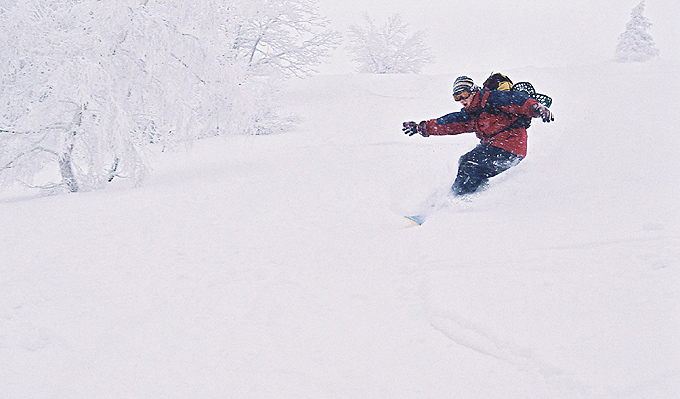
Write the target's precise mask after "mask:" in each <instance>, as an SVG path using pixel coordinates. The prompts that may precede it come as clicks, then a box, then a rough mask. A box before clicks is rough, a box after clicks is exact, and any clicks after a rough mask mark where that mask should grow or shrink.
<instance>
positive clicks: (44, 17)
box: [0, 0, 334, 192]
mask: <svg viewBox="0 0 680 399" xmlns="http://www.w3.org/2000/svg"><path fill="white" fill-rule="evenodd" d="M3 4H8V3H3ZM315 4H316V2H315V0H229V1H223V2H214V1H210V0H196V1H190V2H186V1H176V0H117V1H98V0H16V1H13V2H11V5H9V6H5V7H0V34H1V35H2V37H3V40H2V41H1V42H0V52H1V53H2V54H3V59H2V61H0V78H1V79H2V86H1V87H0V104H2V105H1V108H0V185H10V184H13V183H15V182H21V183H23V184H26V185H36V184H37V183H35V179H34V177H35V176H36V175H37V174H43V175H44V174H45V173H43V172H46V171H49V170H52V171H53V173H55V175H58V176H59V177H58V178H57V179H56V181H54V182H50V183H44V182H43V183H40V186H41V187H43V188H49V189H52V190H55V191H61V190H68V191H72V192H74V191H80V190H87V189H93V188H97V187H100V186H101V185H103V184H104V183H106V182H107V181H110V180H111V179H113V178H115V177H130V178H133V179H134V180H135V181H139V179H141V178H142V177H143V176H144V175H145V173H146V172H147V170H148V166H147V156H146V155H147V153H148V146H149V144H151V143H155V144H159V145H163V146H165V147H167V146H169V145H173V144H175V143H178V142H183V141H187V140H193V139H196V138H201V137H206V136H211V135H216V134H225V133H249V134H263V133H269V132H272V131H276V130H278V129H280V128H281V127H282V125H283V123H284V121H283V119H282V118H280V117H279V116H277V115H276V112H275V111H274V110H275V109H276V108H275V106H274V104H273V103H272V98H273V97H274V94H275V92H276V90H277V87H278V86H279V82H280V81H281V79H282V78H283V77H285V76H289V75H298V76H302V75H305V74H309V73H311V72H312V71H313V70H314V69H315V67H316V65H318V63H319V62H320V61H321V59H322V58H323V56H325V55H326V53H327V52H328V51H329V50H330V48H332V46H333V40H334V39H333V38H334V34H333V33H332V32H330V31H328V30H324V27H325V20H324V19H323V18H322V17H320V16H319V15H318V12H317V10H316V8H315V7H314V6H315ZM57 172H58V173H57Z"/></svg>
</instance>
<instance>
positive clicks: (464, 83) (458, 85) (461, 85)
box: [453, 76, 479, 95]
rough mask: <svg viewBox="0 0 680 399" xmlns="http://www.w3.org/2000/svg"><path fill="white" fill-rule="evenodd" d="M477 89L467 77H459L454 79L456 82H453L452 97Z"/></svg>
mask: <svg viewBox="0 0 680 399" xmlns="http://www.w3.org/2000/svg"><path fill="white" fill-rule="evenodd" d="M477 89H479V87H477V85H475V82H474V81H473V80H472V79H470V78H468V77H467V76H459V77H457V78H456V80H455V81H454V82H453V95H458V94H461V93H462V92H464V91H466V90H467V91H470V92H473V91H476V90H477Z"/></svg>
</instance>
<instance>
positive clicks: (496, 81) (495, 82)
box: [484, 72, 552, 107]
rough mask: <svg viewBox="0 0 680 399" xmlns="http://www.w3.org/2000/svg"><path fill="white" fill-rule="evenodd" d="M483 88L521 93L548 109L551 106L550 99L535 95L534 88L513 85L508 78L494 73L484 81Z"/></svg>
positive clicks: (521, 83)
mask: <svg viewBox="0 0 680 399" xmlns="http://www.w3.org/2000/svg"><path fill="white" fill-rule="evenodd" d="M484 88H485V89H488V90H501V91H521V92H524V93H526V94H528V95H529V97H531V98H533V99H535V100H536V101H538V102H539V103H541V104H543V105H545V106H546V107H550V106H551V105H552V98H550V97H548V96H546V95H545V94H541V93H536V90H535V89H534V86H533V85H532V84H531V83H529V82H518V83H515V84H513V83H512V80H510V78H509V77H507V76H505V75H503V74H502V73H498V72H494V73H492V74H491V76H489V77H488V78H487V79H486V80H485V81H484Z"/></svg>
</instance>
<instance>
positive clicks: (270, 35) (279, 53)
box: [229, 0, 340, 77]
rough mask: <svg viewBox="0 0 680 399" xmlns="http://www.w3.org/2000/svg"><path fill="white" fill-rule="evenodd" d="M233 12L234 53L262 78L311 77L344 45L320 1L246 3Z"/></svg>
mask: <svg viewBox="0 0 680 399" xmlns="http://www.w3.org/2000/svg"><path fill="white" fill-rule="evenodd" d="M231 9H232V10H233V11H234V14H233V16H232V18H231V19H230V21H229V22H230V24H231V26H230V29H233V31H234V32H235V33H236V35H237V37H236V41H235V42H234V49H235V50H237V55H238V57H240V58H241V59H243V60H246V61H247V65H248V68H249V71H250V72H251V73H254V74H257V75H260V76H262V75H264V76H273V75H275V74H277V73H278V74H283V75H284V76H293V75H294V76H298V77H304V76H308V75H309V74H311V73H313V72H316V68H317V67H318V65H319V64H320V62H321V60H322V59H323V58H325V57H326V56H328V54H329V52H330V50H332V49H333V48H335V47H336V46H337V45H338V44H339V41H340V35H339V33H337V32H335V31H332V30H329V29H326V27H327V25H328V23H329V21H328V20H327V19H326V18H324V17H322V16H321V14H320V12H319V9H318V6H317V1H316V0H274V1H272V0H269V1H267V0H255V1H253V0H242V1H240V2H237V3H236V4H234V5H233V6H232V7H231Z"/></svg>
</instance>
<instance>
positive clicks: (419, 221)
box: [404, 215, 425, 227]
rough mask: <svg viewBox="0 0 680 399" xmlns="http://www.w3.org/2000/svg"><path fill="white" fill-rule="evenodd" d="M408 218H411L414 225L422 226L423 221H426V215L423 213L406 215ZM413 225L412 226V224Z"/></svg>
mask: <svg viewBox="0 0 680 399" xmlns="http://www.w3.org/2000/svg"><path fill="white" fill-rule="evenodd" d="M404 217H405V218H406V219H408V220H410V221H411V222H413V223H414V224H413V226H420V225H422V224H423V223H425V216H423V215H411V216H404ZM411 227H412V226H411Z"/></svg>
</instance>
